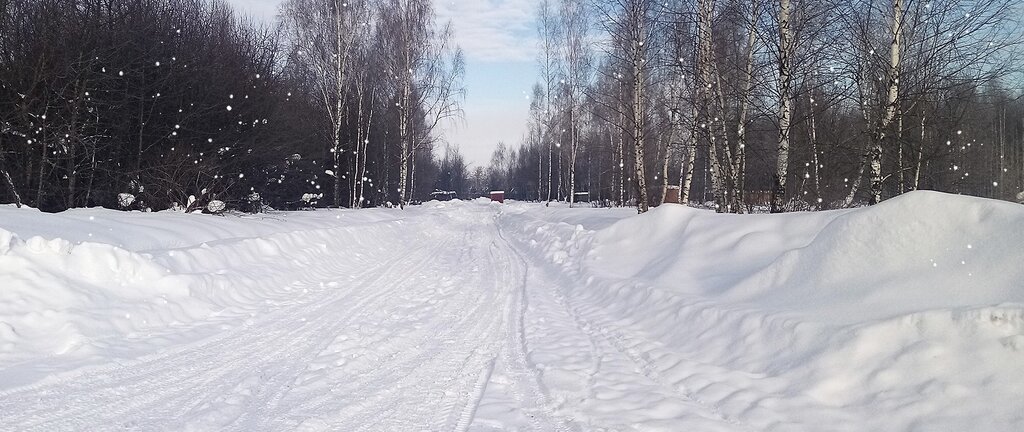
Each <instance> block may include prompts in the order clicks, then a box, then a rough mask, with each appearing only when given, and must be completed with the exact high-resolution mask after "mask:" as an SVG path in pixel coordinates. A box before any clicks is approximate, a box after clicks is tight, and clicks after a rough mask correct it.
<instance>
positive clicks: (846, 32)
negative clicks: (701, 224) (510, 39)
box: [488, 0, 1024, 212]
mask: <svg viewBox="0 0 1024 432" xmlns="http://www.w3.org/2000/svg"><path fill="white" fill-rule="evenodd" d="M1018 9H1019V8H1018V6H1017V2H1016V1H1014V0H973V1H969V2H964V1H957V0H931V1H920V2H910V1H906V0H841V1H832V0H806V1H803V0H802V1H793V0H777V1H765V0H668V1H666V0H658V1H654V0H590V1H586V2H579V1H575V0H540V2H539V7H538V9H537V19H536V23H537V35H538V70H539V75H540V80H539V82H538V83H537V84H536V85H535V87H534V90H533V96H532V105H531V111H530V112H531V116H530V121H529V125H528V127H529V132H528V133H527V135H526V137H525V138H524V141H523V143H522V144H521V145H520V146H519V147H518V148H516V149H511V150H510V149H507V148H500V149H499V150H498V151H496V152H495V156H494V158H493V160H492V165H491V166H490V167H489V168H488V172H489V173H493V174H494V175H493V177H494V178H495V180H494V181H492V185H493V187H496V188H502V189H505V190H506V192H507V194H508V195H509V196H511V197H513V198H518V199H529V200H540V201H544V200H555V199H557V200H564V201H568V202H569V203H574V202H575V201H577V200H588V201H595V202H601V203H605V204H610V205H635V206H637V208H638V210H639V211H640V212H644V211H646V210H647V208H648V206H649V205H656V204H658V203H660V202H663V201H664V200H665V199H666V198H669V199H670V200H675V199H678V200H679V201H680V202H684V203H689V202H696V203H700V204H706V205H708V206H710V207H713V208H716V209H717V210H718V211H723V212H745V211H751V210H753V209H754V208H755V207H760V208H763V209H766V210H770V211H773V212H781V211H786V210H796V209H826V208H838V207H848V206H852V205H859V204H864V203H877V202H879V201H881V200H883V199H886V198H888V197H892V196H896V195H898V194H901V193H904V192H907V191H911V190H917V189H933V190H941V191H949V192H954V193H964V194H971V195H978V196H984V197H992V198H998V199H1008V200H1021V201H1024V195H1022V194H1024V101H1022V100H1021V88H1020V87H1019V84H1020V81H1019V79H1020V72H1021V69H1020V67H1019V66H1020V64H1021V57H1020V53H1021V51H1020V44H1021V43H1022V41H1024V33H1022V31H1021V27H1020V24H1021V22H1020V20H1019V18H1018V17H1017V13H1018V12H1019V11H1018ZM676 197H678V198H676Z"/></svg>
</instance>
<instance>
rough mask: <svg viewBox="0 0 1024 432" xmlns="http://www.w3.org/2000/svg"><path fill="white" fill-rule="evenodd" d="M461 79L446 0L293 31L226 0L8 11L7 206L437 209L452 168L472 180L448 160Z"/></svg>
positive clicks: (306, 24) (327, 11)
mask: <svg viewBox="0 0 1024 432" xmlns="http://www.w3.org/2000/svg"><path fill="white" fill-rule="evenodd" d="M462 68H463V64H462V54H461V52H460V51H459V50H458V48H457V47H455V46H453V45H452V33H451V30H450V27H447V26H438V25H437V24H435V18H434V14H433V10H432V9H431V2H430V1H429V0H380V1H374V2H344V1H333V0H327V1H324V0H287V1H286V2H284V3H283V4H282V6H281V9H280V15H279V19H278V22H276V23H261V22H254V21H252V20H250V19H244V18H240V17H239V15H238V14H236V13H235V12H234V11H233V10H232V9H231V7H230V6H228V5H227V4H225V3H223V2H221V1H205V0H0V202H6V203H12V202H15V203H18V204H25V205H29V206H32V207H37V208H40V209H43V210H46V211H59V210H63V209H67V208H72V207H82V206H105V207H111V208H123V209H152V210H162V209H168V208H174V207H176V208H180V209H184V210H188V211H196V210H209V209H213V210H221V209H223V208H235V209H240V210H249V211H258V210H260V209H262V208H264V206H271V207H274V208H282V209H286V208H302V207H313V206H344V207H362V206H378V205H386V204H389V203H391V204H399V203H402V202H407V201H410V200H417V199H423V198H424V197H427V196H429V193H430V191H432V190H433V189H434V188H435V187H436V186H445V185H444V184H439V181H441V183H445V182H446V180H443V179H442V180H439V173H441V168H442V167H441V165H442V162H444V161H447V162H445V163H449V164H451V163H453V162H457V163H458V165H459V166H460V167H462V170H463V171H465V164H464V163H463V162H462V161H461V157H460V156H459V155H458V153H457V152H456V151H452V152H450V153H448V154H447V156H446V157H444V156H442V157H435V152H434V148H435V146H437V133H436V131H437V130H438V129H439V127H438V126H439V125H440V124H442V123H443V122H445V121H448V120H449V119H457V118H458V116H460V115H461V111H460V102H461V99H462V94H463V89H462V87H461V85H462V84H461V83H462V74H463V69H462ZM438 147H439V146H438ZM438 153H439V154H440V153H442V152H440V151H439V152H438ZM450 171H452V170H450V169H449V170H447V171H446V172H450ZM460 177H461V178H465V177H466V175H465V174H461V176H460ZM448 183H451V182H448ZM211 203H213V205H212V206H211Z"/></svg>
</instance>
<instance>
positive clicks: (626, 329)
mask: <svg viewBox="0 0 1024 432" xmlns="http://www.w3.org/2000/svg"><path fill="white" fill-rule="evenodd" d="M599 212H600V211H590V212H589V213H590V214H594V215H595V217H594V218H593V219H588V217H587V216H586V215H587V214H588V212H587V211H586V210H575V211H574V213H571V214H572V215H573V216H566V215H567V214H569V213H565V212H563V213H562V214H561V215H560V216H558V217H553V216H552V215H550V214H545V213H540V212H528V211H524V210H523V209H521V208H520V209H515V210H513V211H510V212H509V214H507V215H506V216H505V222H506V224H507V225H508V226H510V227H513V228H514V229H515V230H516V232H517V233H518V234H519V235H518V237H519V238H522V239H531V240H524V241H523V242H522V243H523V246H524V247H527V248H533V249H534V250H536V251H538V252H540V255H542V256H543V257H545V260H546V261H547V262H548V264H549V266H548V267H549V271H551V272H553V273H557V274H558V275H560V277H561V278H562V281H563V282H562V284H561V285H562V286H563V290H564V291H565V295H566V296H567V297H568V298H569V299H570V300H571V301H572V302H573V303H574V304H575V306H574V308H575V309H576V310H577V312H579V314H580V316H583V317H585V319H587V320H588V321H589V322H588V323H587V325H588V326H589V325H592V326H595V327H600V328H603V330H602V331H603V332H606V333H608V334H610V335H611V338H612V340H620V341H624V343H623V346H622V347H621V348H622V350H623V351H625V352H629V353H633V354H634V355H635V356H636V360H637V362H638V364H642V365H645V367H646V368H649V370H647V372H648V375H649V376H650V377H651V378H652V379H656V380H661V381H664V382H667V383H670V384H671V385H672V386H674V387H675V388H676V389H678V390H680V391H682V392H685V393H686V394H688V395H691V396H692V397H693V399H694V400H697V401H701V402H702V403H704V404H707V405H708V406H710V407H713V408H714V409H716V410H719V411H720V412H721V413H722V415H723V416H724V418H726V419H728V420H729V421H732V422H735V423H736V424H738V425H742V426H744V427H741V428H740V429H741V430H742V429H754V430H850V431H863V430H1007V431H1010V430H1020V429H1021V428H1024V401H1022V400H1021V399H1020V395H1021V394H1024V370H1022V369H1021V368H1020V367H1019V364H1020V362H1021V361H1024V232H1022V231H1021V229H1020V228H1021V227H1024V207H1022V206H1020V205H1017V204H1012V203H1005V202H999V201H993V200H985V199H978V198H971V197H963V196H955V195H948V194H941V193H935V192H914V193H909V194H906V195H904V196H901V197H898V198H895V199H892V200H889V201H886V202H884V203H882V204H880V205H877V206H874V207H870V208H862V209H855V210H838V211H828V212H818V213H795V214H782V215H719V214H714V213H711V212H707V211H702V210H695V209H691V208H687V207H683V206H676V205H665V206H661V207H659V208H657V209H655V210H653V211H651V212H649V213H647V214H644V215H640V216H635V217H629V218H624V219H622V220H620V221H618V222H615V223H611V224H609V223H608V217H607V214H600V213H599ZM591 220H592V221H593V223H591ZM566 222H569V223H566ZM577 281H579V282H577ZM637 340H639V341H642V342H638V343H634V342H628V341H637Z"/></svg>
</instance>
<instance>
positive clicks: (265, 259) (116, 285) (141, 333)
mask: <svg viewBox="0 0 1024 432" xmlns="http://www.w3.org/2000/svg"><path fill="white" fill-rule="evenodd" d="M312 213H317V214H315V215H314V214H312ZM0 220H2V221H3V223H2V225H0V371H4V369H5V368H6V367H11V366H14V365H18V364H20V363H22V362H29V361H31V360H32V359H38V358H45V357H48V356H54V355H61V356H69V355H74V356H75V357H76V358H82V359H85V358H90V355H91V354H94V353H96V352H99V351H103V352H105V353H106V354H105V355H107V354H109V353H110V350H109V349H108V347H109V345H110V344H113V343H119V341H124V340H137V341H147V340H152V341H159V339H160V338H158V337H153V336H154V335H157V334H161V333H165V332H168V331H169V330H170V329H171V328H173V327H183V326H188V325H191V324H193V323H198V322H200V321H204V322H211V321H216V320H217V319H218V317H224V318H227V317H231V316H236V317H237V316H247V315H249V314H254V313H259V311H261V310H263V309H264V308H266V307H268V306H270V305H273V304H279V303H282V302H284V303H287V302H289V301H291V298H293V297H294V296H297V295H307V294H308V293H307V292H296V291H294V290H293V288H294V286H295V276H296V275H297V274H299V275H301V274H304V273H309V272H316V271H318V269H323V268H325V267H326V266H337V265H341V264H346V265H353V264H357V263H358V262H360V261H362V260H363V259H367V257H369V256H371V255H373V254H374V253H378V254H379V253H383V252H385V251H383V250H382V249H383V248H384V246H383V245H382V243H381V242H380V240H381V239H388V238H389V237H388V236H391V235H394V233H395V231H396V229H395V227H396V226H397V225H398V224H400V223H402V222H401V221H398V220H396V217H395V215H392V214H389V213H387V212H383V211H374V210H368V211H361V212H339V211H331V212H327V211H325V212H296V213H287V214H274V215H264V216H252V217H236V216H227V217H217V216H209V215H187V214H181V213H174V212H162V213H159V214H153V213H129V212H117V211H112V210H101V209H82V210H73V211H68V212H64V213H60V214H46V213H38V212H27V213H26V212H21V211H16V210H15V209H13V208H0ZM350 248H357V249H358V250H359V251H360V253H359V254H357V255H356V256H352V257H351V261H352V262H350V263H335V262H329V261H325V260H328V259H329V258H328V255H327V254H325V251H327V250H329V249H335V250H348V249H350ZM321 288H323V287H321ZM327 288H329V287H327ZM136 345H137V346H139V347H141V348H140V349H150V348H152V349H159V347H157V346H154V347H150V348H147V347H144V346H143V345H145V344H141V343H140V344H136ZM125 355H126V356H135V355H137V354H132V353H125ZM18 374H19V373H18V372H17V368H13V367H12V368H10V369H7V370H6V371H4V372H0V382H7V383H8V384H9V383H11V380H12V379H19V380H20V379H24V380H30V379H31V377H27V376H17V377H15V375H18ZM22 375H24V374H22Z"/></svg>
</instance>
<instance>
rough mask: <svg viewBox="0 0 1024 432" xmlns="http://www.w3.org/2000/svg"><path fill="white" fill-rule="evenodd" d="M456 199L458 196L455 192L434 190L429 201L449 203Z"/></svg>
mask: <svg viewBox="0 0 1024 432" xmlns="http://www.w3.org/2000/svg"><path fill="white" fill-rule="evenodd" d="M458 198H459V194H457V193H455V191H443V190H434V191H433V192H431V193H430V199H432V200H437V201H451V200H453V199H458Z"/></svg>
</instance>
